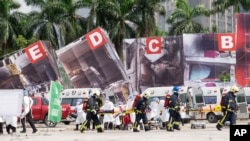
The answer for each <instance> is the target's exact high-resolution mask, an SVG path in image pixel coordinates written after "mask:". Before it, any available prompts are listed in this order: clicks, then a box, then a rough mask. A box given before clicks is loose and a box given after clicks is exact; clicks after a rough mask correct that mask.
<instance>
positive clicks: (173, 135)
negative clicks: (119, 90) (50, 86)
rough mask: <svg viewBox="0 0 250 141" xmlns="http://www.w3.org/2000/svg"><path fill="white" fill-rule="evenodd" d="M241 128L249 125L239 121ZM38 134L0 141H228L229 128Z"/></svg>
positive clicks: (62, 128) (69, 129) (41, 129)
mask: <svg viewBox="0 0 250 141" xmlns="http://www.w3.org/2000/svg"><path fill="white" fill-rule="evenodd" d="M237 123H238V124H247V123H248V121H237ZM36 125H37V127H38V132H37V133H36V134H32V133H31V132H32V130H31V128H28V131H27V133H26V134H20V133H19V132H20V131H21V128H18V129H17V134H15V135H8V134H6V132H5V133H4V134H3V135H0V140H1V141H51V140H53V141H57V140H58V141H229V127H228V126H225V127H224V128H223V130H222V131H217V130H216V128H215V125H216V124H211V123H207V124H206V128H205V129H200V128H199V129H191V125H190V124H185V125H184V126H182V129H181V131H174V132H167V131H166V130H160V129H159V130H156V129H154V130H152V131H149V132H145V131H143V130H142V131H141V132H139V133H133V132H131V131H130V130H106V131H105V132H104V133H97V132H96V131H85V133H80V132H79V131H73V129H74V127H75V126H74V124H71V125H63V124H59V125H57V126H56V127H55V128H46V127H45V126H44V125H43V124H36Z"/></svg>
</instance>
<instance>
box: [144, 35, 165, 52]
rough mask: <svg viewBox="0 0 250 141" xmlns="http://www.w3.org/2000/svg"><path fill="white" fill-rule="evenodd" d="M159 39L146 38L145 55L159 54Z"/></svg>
mask: <svg viewBox="0 0 250 141" xmlns="http://www.w3.org/2000/svg"><path fill="white" fill-rule="evenodd" d="M161 50H162V48H161V37H150V38H146V54H161Z"/></svg>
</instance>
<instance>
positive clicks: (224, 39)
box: [123, 33, 236, 92]
mask: <svg viewBox="0 0 250 141" xmlns="http://www.w3.org/2000/svg"><path fill="white" fill-rule="evenodd" d="M123 47H124V51H123V54H124V56H125V59H124V67H125V70H126V72H127V74H128V76H129V79H130V82H131V84H132V86H133V88H134V89H136V90H137V91H140V92H141V91H143V90H145V89H146V88H148V87H162V86H173V85H184V86H195V87H197V86H202V87H214V86H217V87H224V86H228V85H232V84H235V83H236V80H235V65H236V54H235V35H234V34H232V33H227V34H183V35H182V36H168V37H147V38H137V39H124V41H123Z"/></svg>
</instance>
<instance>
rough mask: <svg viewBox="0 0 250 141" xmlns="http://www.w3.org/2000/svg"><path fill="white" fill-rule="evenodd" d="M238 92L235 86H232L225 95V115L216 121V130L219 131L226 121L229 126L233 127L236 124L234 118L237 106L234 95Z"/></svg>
mask: <svg viewBox="0 0 250 141" xmlns="http://www.w3.org/2000/svg"><path fill="white" fill-rule="evenodd" d="M238 91H239V88H238V87H237V86H232V87H231V88H230V91H229V92H228V93H227V94H226V96H225V100H224V105H225V107H226V109H225V115H223V117H222V118H221V119H220V120H219V121H218V123H217V125H216V128H217V129H218V130H219V131H220V130H221V128H222V127H223V125H224V123H225V122H226V121H230V125H233V124H235V123H236V116H235V113H234V112H235V111H236V110H237V104H236V100H235V97H236V93H237V92H238Z"/></svg>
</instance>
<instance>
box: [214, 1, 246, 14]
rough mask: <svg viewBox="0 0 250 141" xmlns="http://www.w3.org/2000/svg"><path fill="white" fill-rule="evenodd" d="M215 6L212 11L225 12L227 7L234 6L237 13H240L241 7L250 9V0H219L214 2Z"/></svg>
mask: <svg viewBox="0 0 250 141" xmlns="http://www.w3.org/2000/svg"><path fill="white" fill-rule="evenodd" d="M213 6H214V8H213V9H212V13H216V12H224V11H225V9H228V8H229V7H231V6H233V9H234V12H235V13H240V7H242V8H243V9H244V10H246V11H249V10H250V1H249V0H217V1H214V2H213Z"/></svg>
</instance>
